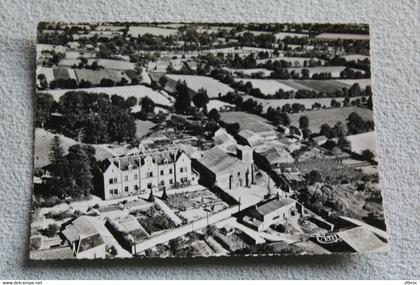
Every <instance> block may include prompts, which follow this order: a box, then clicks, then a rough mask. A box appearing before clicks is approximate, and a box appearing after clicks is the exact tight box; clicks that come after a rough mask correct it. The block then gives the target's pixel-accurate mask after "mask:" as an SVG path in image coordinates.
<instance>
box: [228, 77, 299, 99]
mask: <svg viewBox="0 0 420 285" xmlns="http://www.w3.org/2000/svg"><path fill="white" fill-rule="evenodd" d="M235 81H242V82H243V83H244V84H245V83H247V82H251V84H252V87H253V88H259V89H260V90H261V92H262V93H263V94H266V95H274V94H275V93H276V92H277V91H279V89H283V91H286V92H287V91H296V89H295V88H293V87H290V86H289V85H286V84H284V83H282V82H280V81H278V80H275V79H243V78H235Z"/></svg>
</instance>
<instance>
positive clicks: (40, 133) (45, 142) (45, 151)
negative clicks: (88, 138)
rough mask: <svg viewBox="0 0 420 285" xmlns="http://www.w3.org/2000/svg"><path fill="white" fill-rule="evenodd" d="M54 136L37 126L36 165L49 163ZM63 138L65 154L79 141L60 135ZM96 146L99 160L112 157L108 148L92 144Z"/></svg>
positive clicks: (62, 144)
mask: <svg viewBox="0 0 420 285" xmlns="http://www.w3.org/2000/svg"><path fill="white" fill-rule="evenodd" d="M53 137H54V134H53V133H50V132H48V131H46V130H43V129H39V128H36V129H35V140H34V154H35V155H34V167H35V168H39V167H44V166H47V165H48V164H49V161H48V155H49V153H50V144H51V141H52V139H53ZM60 139H61V146H62V147H63V149H64V152H65V154H67V150H68V148H69V147H70V146H72V145H74V144H78V143H79V142H77V141H75V140H73V139H71V138H68V137H65V136H63V135H60ZM91 146H93V147H94V148H95V151H96V154H95V157H96V159H97V160H103V159H105V158H110V157H112V153H110V152H109V151H108V150H106V148H104V147H102V146H99V145H91Z"/></svg>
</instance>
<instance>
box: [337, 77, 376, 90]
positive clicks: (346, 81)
mask: <svg viewBox="0 0 420 285" xmlns="http://www.w3.org/2000/svg"><path fill="white" fill-rule="evenodd" d="M336 81H337V82H340V83H343V84H346V85H348V87H351V86H352V85H353V84H354V83H359V85H360V88H362V89H364V88H366V86H368V85H369V86H372V82H371V80H370V78H366V79H337V80H336Z"/></svg>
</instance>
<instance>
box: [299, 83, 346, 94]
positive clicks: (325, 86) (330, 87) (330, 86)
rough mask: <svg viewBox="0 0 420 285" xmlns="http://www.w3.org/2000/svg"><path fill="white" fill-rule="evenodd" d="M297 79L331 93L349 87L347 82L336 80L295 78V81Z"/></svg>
mask: <svg viewBox="0 0 420 285" xmlns="http://www.w3.org/2000/svg"><path fill="white" fill-rule="evenodd" d="M296 81H297V83H299V84H301V85H304V86H307V87H309V88H311V89H314V90H316V91H319V92H325V93H331V92H334V91H336V90H339V89H342V88H344V87H346V88H348V87H349V86H348V85H347V84H344V83H341V82H338V81H336V80H295V82H296Z"/></svg>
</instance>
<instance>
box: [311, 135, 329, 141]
mask: <svg viewBox="0 0 420 285" xmlns="http://www.w3.org/2000/svg"><path fill="white" fill-rule="evenodd" d="M312 140H313V141H314V142H316V143H319V142H322V141H327V140H328V138H327V137H326V136H318V137H313V138H312Z"/></svg>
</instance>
